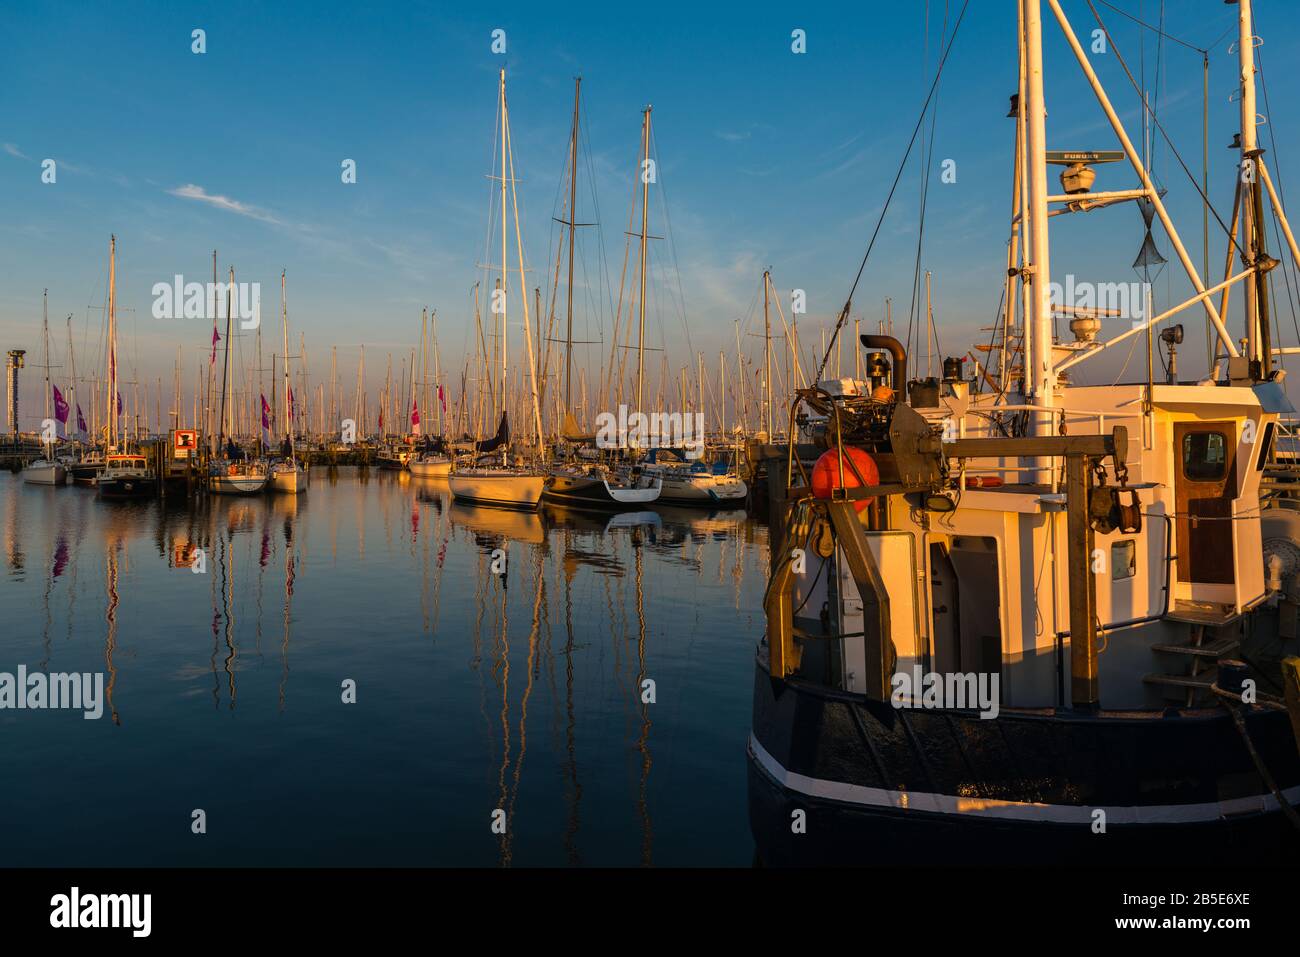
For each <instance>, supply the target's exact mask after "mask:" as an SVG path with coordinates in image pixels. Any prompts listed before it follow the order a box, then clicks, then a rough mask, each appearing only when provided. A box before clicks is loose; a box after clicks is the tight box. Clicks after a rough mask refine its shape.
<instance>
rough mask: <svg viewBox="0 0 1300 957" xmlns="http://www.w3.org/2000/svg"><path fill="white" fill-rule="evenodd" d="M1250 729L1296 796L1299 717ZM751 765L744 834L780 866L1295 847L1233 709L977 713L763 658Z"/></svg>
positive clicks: (1142, 856) (1199, 855)
mask: <svg viewBox="0 0 1300 957" xmlns="http://www.w3.org/2000/svg"><path fill="white" fill-rule="evenodd" d="M1245 721H1246V727H1247V731H1248V733H1249V735H1250V738H1251V742H1252V744H1253V746H1254V748H1255V749H1256V750H1257V752H1258V754H1259V755H1260V757H1261V759H1262V760H1263V762H1264V765H1265V767H1267V768H1268V769H1269V770H1270V772H1271V774H1272V776H1273V778H1274V781H1275V783H1276V784H1277V786H1278V788H1279V789H1280V790H1281V791H1282V793H1283V795H1284V797H1285V799H1286V800H1288V801H1290V802H1291V803H1293V804H1295V803H1297V802H1300V752H1298V751H1297V748H1296V742H1295V740H1294V738H1293V736H1292V734H1291V729H1290V725H1289V721H1288V717H1287V715H1286V714H1285V713H1284V712H1279V711H1266V710H1258V709H1254V710H1250V711H1248V712H1247V713H1246V715H1245ZM747 756H748V762H747V763H748V779H749V780H748V789H749V816H750V827H751V830H752V832H753V835H754V840H755V842H756V844H757V848H758V853H759V858H760V859H761V860H762V861H763V862H764V863H765V864H770V865H837V864H838V865H857V866H863V865H878V866H883V865H891V866H892V865H897V864H904V865H908V864H912V865H924V864H931V865H933V864H964V865H970V866H987V865H988V864H990V863H997V864H1018V865H1023V864H1038V865H1045V864H1056V865H1059V864H1060V863H1061V862H1062V861H1069V862H1070V863H1071V864H1075V863H1079V864H1090V863H1095V864H1098V865H1103V866H1115V865H1116V864H1118V863H1121V862H1131V863H1135V864H1136V863H1144V864H1147V865H1155V864H1169V863H1175V862H1186V863H1197V864H1205V863H1210V862H1215V861H1218V862H1224V863H1232V862H1236V863H1238V864H1242V863H1247V862H1250V861H1257V860H1259V859H1260V858H1261V856H1264V857H1267V856H1268V855H1271V854H1276V853H1278V851H1279V848H1280V847H1281V846H1282V845H1281V843H1280V842H1284V841H1290V842H1294V840H1295V836H1294V834H1293V833H1291V826H1290V824H1289V823H1288V822H1287V821H1286V819H1285V817H1284V814H1283V812H1282V810H1281V806H1280V805H1279V803H1278V801H1277V799H1276V798H1274V796H1273V794H1272V793H1271V791H1270V789H1269V788H1268V786H1267V785H1265V784H1264V783H1263V781H1262V780H1261V779H1260V777H1259V775H1258V773H1257V771H1256V770H1255V765H1254V763H1253V762H1252V759H1251V757H1250V753H1249V751H1248V749H1247V748H1246V746H1245V744H1244V742H1243V740H1242V738H1241V736H1240V734H1239V732H1238V730H1237V728H1236V725H1235V723H1234V722H1233V719H1232V717H1231V715H1229V714H1228V713H1227V712H1226V711H1225V710H1224V709H1222V708H1208V709H1199V710H1195V711H1192V710H1187V711H1183V712H1180V713H1176V714H1167V713H1163V712H1149V713H1144V712H1124V713H1115V714H1108V713H1106V712H1102V713H1101V714H1100V715H1082V716H1081V715H1076V714H1074V713H1073V712H1059V713H1058V712H1053V711H1051V710H1042V711H1033V712H1029V711H1007V710H1004V711H1002V712H1001V713H1000V714H999V716H998V717H997V718H992V719H981V718H980V717H979V715H978V713H975V712H969V711H957V710H950V709H933V710H906V711H904V710H897V709H895V708H894V707H893V706H892V705H890V704H889V703H876V702H867V701H866V700H865V699H863V698H861V697H860V696H853V695H847V694H843V693H840V692H835V691H829V690H826V689H822V688H816V687H814V686H809V685H807V684H804V683H801V682H781V683H774V682H773V681H772V680H771V679H770V678H769V677H768V673H767V670H766V668H765V667H764V666H763V665H762V663H761V662H760V663H759V665H758V667H757V668H756V677H755V686H754V716H753V730H752V732H751V735H750V740H749V744H748V747H747ZM1098 809H1100V810H1101V811H1102V812H1104V820H1105V825H1106V828H1105V831H1104V833H1098V832H1097V830H1096V827H1097V822H1098V820H1100V819H1101V818H1099V816H1098V815H1097V813H1096V812H1097V811H1098ZM796 811H803V812H804V814H805V815H806V817H805V818H804V822H805V828H804V830H803V832H802V833H795V831H794V829H793V826H792V822H793V821H794V820H795V819H796V815H795V812H796ZM954 852H956V855H955V856H954Z"/></svg>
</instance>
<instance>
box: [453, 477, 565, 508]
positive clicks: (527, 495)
mask: <svg viewBox="0 0 1300 957" xmlns="http://www.w3.org/2000/svg"><path fill="white" fill-rule="evenodd" d="M545 481H546V478H545V476H542V475H531V474H517V473H513V472H500V473H497V472H452V473H451V475H449V476H448V477H447V484H448V485H449V486H450V487H451V494H452V495H454V496H455V497H456V498H457V499H458V500H460V501H463V502H475V503H478V504H480V505H495V506H497V507H499V508H536V507H537V503H538V502H539V501H541V498H542V486H543V485H544V484H545Z"/></svg>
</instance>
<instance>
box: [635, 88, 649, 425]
mask: <svg viewBox="0 0 1300 957" xmlns="http://www.w3.org/2000/svg"><path fill="white" fill-rule="evenodd" d="M650 109H651V108H650V107H649V106H647V107H646V108H645V111H644V113H643V114H642V120H641V296H640V304H639V306H638V308H637V342H636V410H637V411H638V412H640V411H642V404H641V398H642V390H643V389H644V386H645V262H646V240H647V239H648V238H649V234H648V233H647V232H646V228H647V226H648V217H649V214H650Z"/></svg>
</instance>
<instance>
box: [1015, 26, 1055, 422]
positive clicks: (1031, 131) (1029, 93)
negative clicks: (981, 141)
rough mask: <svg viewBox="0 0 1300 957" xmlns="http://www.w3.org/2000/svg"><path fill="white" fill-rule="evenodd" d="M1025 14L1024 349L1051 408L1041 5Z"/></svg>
mask: <svg viewBox="0 0 1300 957" xmlns="http://www.w3.org/2000/svg"><path fill="white" fill-rule="evenodd" d="M1022 2H1023V4H1024V11H1025V21H1024V22H1025V46H1024V50H1025V57H1026V66H1025V92H1026V103H1025V122H1026V126H1027V131H1028V136H1027V137H1026V138H1027V140H1028V142H1027V144H1026V147H1027V163H1026V165H1027V168H1028V174H1029V175H1028V179H1029V208H1028V214H1029V215H1028V220H1029V231H1030V237H1029V244H1028V252H1029V260H1030V263H1029V265H1030V269H1031V272H1030V279H1029V281H1030V283H1031V286H1032V289H1031V293H1032V294H1031V295H1030V297H1029V319H1028V322H1027V323H1026V325H1027V326H1028V330H1029V331H1031V335H1030V336H1027V337H1026V338H1027V339H1029V340H1030V341H1029V342H1027V343H1026V348H1025V382H1026V384H1027V385H1028V387H1029V389H1028V391H1029V395H1030V396H1031V397H1032V398H1033V402H1034V404H1035V405H1039V406H1048V407H1050V406H1052V405H1053V404H1054V402H1053V400H1054V397H1055V391H1056V374H1055V372H1054V371H1053V369H1052V315H1051V311H1050V309H1049V308H1048V288H1049V284H1050V283H1051V279H1052V269H1051V257H1050V255H1049V250H1048V234H1047V221H1048V220H1047V195H1048V194H1047V106H1046V104H1045V102H1044V100H1043V19H1042V9H1041V0H1022ZM1033 423H1034V426H1033V433H1034V434H1035V435H1051V434H1053V431H1054V420H1053V417H1052V415H1051V413H1050V412H1038V413H1036V414H1035V416H1034V418H1033Z"/></svg>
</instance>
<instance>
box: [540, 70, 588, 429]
mask: <svg viewBox="0 0 1300 957" xmlns="http://www.w3.org/2000/svg"><path fill="white" fill-rule="evenodd" d="M581 91H582V77H580V76H578V77H574V78H573V135H572V136H571V137H570V139H569V286H568V306H567V308H566V322H565V332H564V411H565V412H566V413H570V414H571V413H572V412H573V239H574V233H575V232H576V231H577V225H578V208H577V202H578V97H579V95H580V93H581ZM539 318H540V317H539Z"/></svg>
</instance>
